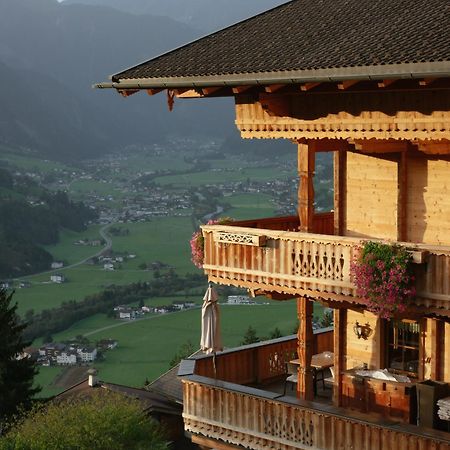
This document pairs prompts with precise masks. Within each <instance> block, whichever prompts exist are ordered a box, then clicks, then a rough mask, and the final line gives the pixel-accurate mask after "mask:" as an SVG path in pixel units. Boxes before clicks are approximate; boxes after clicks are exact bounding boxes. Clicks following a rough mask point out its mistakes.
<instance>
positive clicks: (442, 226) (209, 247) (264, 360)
mask: <svg viewBox="0 0 450 450" xmlns="http://www.w3.org/2000/svg"><path fill="white" fill-rule="evenodd" d="M420 1H422V0H420ZM340 3H341V2H339V1H335V0H333V1H331V0H326V1H324V2H321V3H320V5H318V6H317V7H319V6H320V7H323V5H325V4H326V5H328V8H329V9H330V11H332V9H333V8H334V7H338V6H339V5H340ZM441 3H442V4H441ZM444 3H445V2H441V0H432V1H431V2H429V3H427V4H425V3H424V5H423V9H424V10H426V12H423V13H422V12H421V10H420V6H419V5H418V4H417V5H416V4H414V7H413V6H411V8H412V9H411V10H410V11H408V14H410V15H411V14H413V13H414V14H417V17H415V18H414V20H415V22H414V23H415V26H417V32H416V31H415V29H413V31H412V33H413V34H412V35H414V33H416V37H417V41H413V42H410V41H408V42H406V41H405V46H408V45H410V46H411V54H412V55H414V54H415V53H414V52H415V51H417V52H423V51H425V52H426V49H427V48H428V47H429V48H431V49H432V50H430V54H429V56H424V57H423V58H422V59H420V61H418V60H416V59H415V58H414V57H410V59H408V58H409V56H408V57H405V58H406V59H405V58H404V59H401V60H400V59H399V60H398V61H397V60H395V58H393V59H392V58H391V57H390V56H386V55H385V56H383V55H381V56H379V55H377V54H376V52H375V53H374V57H373V59H371V60H370V61H369V59H370V58H368V61H367V63H366V65H364V64H361V63H360V62H358V63H357V61H356V59H355V60H352V58H356V56H354V54H355V52H354V49H355V48H356V47H358V46H360V40H358V39H359V38H357V37H356V38H355V39H354V40H353V41H352V42H353V46H354V47H355V48H353V47H352V48H351V51H349V52H347V53H345V52H346V51H347V50H345V51H344V50H342V51H343V56H342V60H345V58H347V60H346V62H345V63H342V66H339V65H337V63H335V62H333V63H332V62H331V59H333V57H334V56H333V55H335V47H334V46H333V45H334V44H333V43H330V47H329V51H330V53H329V55H330V65H329V66H327V68H317V69H316V68H315V66H314V65H309V66H308V65H307V63H308V61H307V58H306V59H305V60H304V61H303V60H302V61H303V62H302V63H299V65H298V66H295V65H293V66H292V70H286V69H283V70H281V69H280V71H279V72H276V71H274V70H275V69H274V68H273V67H272V65H273V59H275V60H277V61H278V60H279V61H280V65H283V64H284V63H283V57H282V56H283V54H284V52H285V54H286V60H289V61H291V60H292V52H291V53H290V50H289V49H290V47H289V45H290V44H289V36H287V37H286V42H287V44H286V48H284V47H280V48H277V49H276V52H275V53H273V59H272V60H269V59H268V58H266V60H267V67H268V68H267V71H264V69H261V67H262V65H263V64H264V61H263V62H262V63H261V61H260V60H258V58H260V56H261V54H262V55H264V53H263V52H261V53H259V54H255V55H254V54H253V53H252V51H251V49H252V48H253V47H251V46H249V47H248V48H246V44H245V39H243V40H241V41H239V42H237V43H235V47H233V48H234V51H235V53H234V54H233V55H237V56H236V58H235V59H236V61H235V60H234V59H233V58H234V56H233V57H232V56H230V58H231V59H232V60H233V61H232V62H233V64H230V68H229V70H228V72H227V71H226V70H222V69H221V71H218V70H217V71H216V72H214V71H213V69H214V67H213V66H214V65H215V62H214V61H212V58H209V59H208V58H206V57H205V56H204V55H202V54H201V53H198V61H199V62H198V64H197V66H198V67H197V66H196V65H195V63H193V61H196V59H195V58H196V57H195V55H197V53H195V52H196V51H197V49H198V48H200V49H203V50H204V51H205V52H206V53H207V52H208V51H210V52H213V51H214V49H215V48H218V49H219V50H221V49H222V47H223V48H225V47H226V48H227V49H228V47H227V46H229V42H228V40H227V39H230V33H231V31H233V30H234V31H235V34H236V35H239V33H243V36H246V34H245V33H249V31H253V29H257V34H258V33H259V34H258V36H262V37H261V39H265V37H264V36H265V34H264V33H265V31H264V27H265V26H269V25H270V24H271V23H272V22H273V21H276V20H279V21H280V23H283V20H284V18H286V17H287V18H289V17H290V16H289V14H291V15H292V14H293V13H297V14H299V15H302V14H306V13H305V12H304V11H305V10H307V9H308V8H312V2H311V5H309V3H308V5H309V6H308V5H307V2H304V1H303V0H294V1H292V2H289V3H288V4H287V5H285V6H282V7H279V8H278V9H275V10H273V12H269V13H268V15H267V18H268V19H270V20H267V21H266V22H264V20H265V16H264V15H260V16H257V17H255V18H254V19H250V20H249V21H245V22H243V23H242V24H243V25H240V24H238V25H236V26H234V28H233V27H231V29H227V30H224V31H223V32H219V33H216V34H214V35H211V36H210V37H206V38H204V41H203V40H199V41H196V42H194V43H193V44H189V45H187V46H186V47H181V48H180V49H178V50H175V51H174V52H171V53H168V54H167V55H163V56H162V57H159V58H155V59H154V60H151V61H149V62H148V63H144V64H143V65H140V66H136V67H135V68H132V69H129V70H128V71H125V72H122V73H121V74H117V75H115V76H114V77H113V81H112V83H106V84H105V83H104V84H101V85H99V86H98V87H103V88H104V87H111V88H115V89H116V90H117V91H118V92H119V93H121V94H122V95H124V96H128V95H131V94H134V93H136V92H138V91H140V90H146V91H147V93H148V94H150V95H154V94H157V93H159V92H161V91H167V95H168V99H169V106H170V107H172V106H173V102H174V100H176V101H178V99H184V98H203V97H224V96H228V97H233V98H234V101H235V108H236V125H237V127H238V129H239V131H240V133H241V135H242V137H243V138H245V139H288V140H290V141H291V142H292V145H293V148H295V149H296V151H297V154H298V177H299V188H298V213H297V215H296V216H294V217H282V218H267V219H259V220H252V218H248V219H249V220H247V221H242V222H233V223H230V224H227V225H204V226H203V227H202V232H203V236H204V238H205V260H204V266H203V268H204V271H205V273H206V274H207V276H208V279H209V281H211V282H214V283H217V284H223V285H230V286H238V287H242V288H245V289H248V291H249V292H250V293H251V295H253V296H258V295H265V296H267V297H269V298H272V299H273V300H274V301H284V300H288V299H292V298H296V299H297V300H296V302H297V305H296V310H297V315H298V318H299V323H300V326H299V330H298V335H297V339H296V340H293V339H290V340H288V341H282V342H281V341H280V342H275V343H270V344H267V346H262V347H260V348H259V347H258V349H257V350H255V349H254V348H253V349H248V348H243V349H241V350H239V349H237V350H235V351H233V352H228V353H227V352H224V353H223V354H219V355H218V356H217V358H218V372H217V373H215V374H214V373H213V372H212V362H211V359H210V358H208V357H204V358H203V359H202V358H200V359H199V358H197V359H195V360H193V361H190V362H189V363H187V366H184V368H182V370H181V372H180V376H182V377H183V381H184V418H185V428H186V431H187V432H189V433H190V434H191V435H192V439H193V441H194V442H197V443H198V444H199V445H202V446H203V448H216V449H228V448H230V449H232V448H248V449H255V450H256V449H266V448H273V449H283V450H288V449H289V450H290V449H305V448H314V449H317V450H319V449H320V450H331V449H347V448H354V449H367V450H369V449H370V450H381V449H383V450H386V449H394V448H398V449H405V450H406V449H408V450H419V449H420V450H428V449H438V450H444V449H446V450H449V449H450V434H449V433H448V432H446V431H444V429H443V428H445V424H443V423H440V424H439V427H440V428H441V430H436V429H433V426H434V427H435V428H437V426H436V424H435V423H434V422H429V421H426V420H425V419H424V417H423V416H424V415H428V416H429V417H433V416H434V415H435V414H434V413H435V411H434V408H435V400H433V404H430V405H429V410H428V411H427V414H424V412H423V411H422V412H421V415H422V417H421V420H419V418H418V406H417V404H418V401H417V391H416V386H417V384H418V383H421V382H422V381H424V380H432V381H433V382H439V383H441V384H440V386H441V387H442V385H444V383H450V195H449V194H450V55H447V54H446V53H445V51H446V50H445V48H444V47H445V42H446V41H445V39H446V37H445V36H447V35H446V34H445V32H443V33H444V38H443V37H442V36H443V35H442V33H440V31H439V30H444V29H448V27H447V28H446V25H445V23H444V22H445V20H443V23H442V24H441V25H439V26H438V25H436V24H435V22H430V20H431V19H430V18H431V17H435V20H438V21H439V20H441V16H442V11H443V9H442V8H444V9H445V8H446V7H448V5H445V4H444ZM386 4H387V3H385V2H383V1H382V0H376V1H375V2H368V1H365V0H364V1H362V2H357V3H355V5H356V6H355V8H359V9H358V12H357V14H362V15H364V14H365V12H364V5H365V6H366V7H367V8H368V9H370V8H371V9H372V10H371V12H370V14H369V13H367V17H366V19H367V20H369V21H371V20H375V19H374V17H375V14H376V11H375V10H374V8H375V9H376V8H377V7H378V6H380V7H384V6H385V5H386ZM336 5H337V6H336ZM377 5H378V6H377ZM396 5H397V4H396ZM397 6H398V5H397ZM416 7H417V8H418V9H415V8H416ZM413 10H414V11H415V12H414V11H413ZM308 11H309V10H308ZM338 12H339V13H341V12H342V11H341V10H339V11H338ZM309 13H310V14H312V13H313V11H309ZM401 13H403V11H400V12H399V14H401ZM432 13H433V14H435V15H434V16H433V14H432ZM351 14H352V12H351V11H350V12H348V16H349V17H350V16H351ZM390 14H391V15H392V11H391V12H390ZM405 14H406V12H405ZM302 18H304V17H303V16H302ZM408 18H409V19H410V17H409V16H408ZM349 20H350V19H349ZM383 20H386V21H388V22H389V20H391V21H392V20H393V17H390V16H389V15H386V16H384V15H383V14H381V16H380V17H379V18H378V22H376V21H375V22H373V26H374V27H375V28H377V27H380V26H381V25H380V23H381V21H383ZM411 20H412V19H411ZM427 20H428V22H427ZM323 21H328V22H327V23H328V25H329V26H330V27H335V26H336V22H335V20H334V19H333V14H332V12H330V14H327V16H326V17H325V16H323ZM394 22H395V26H398V27H400V28H401V30H399V31H398V32H399V33H401V32H410V31H411V24H410V23H409V24H408V26H406V22H405V25H402V22H401V21H400V22H398V21H395V20H394V21H393V22H392V23H394ZM305 23H307V21H306V22H303V25H304V26H307V25H305ZM342 23H343V24H345V21H343V22H342ZM360 23H362V22H361V21H360V20H359V19H358V20H357V21H356V22H354V26H355V27H359V26H360ZM294 26H296V25H295V23H291V27H294ZM361 26H362V25H361ZM252 27H253V28H252ZM392 27H394V25H392ZM402 27H403V28H402ZM439 27H440V28H439ZM324 28H326V27H325V25H324ZM431 28H433V29H434V28H436V30H435V31H433V32H432V31H430V30H431ZM287 29H288V30H291V28H289V27H288V28H287ZM230 30H231V31H230ZM280 30H281V28H280ZM297 31H298V33H299V34H301V33H302V30H300V29H299V30H297ZM314 31H315V30H313V29H312V28H311V29H308V32H311V33H313V32H314ZM360 31H361V33H363V32H364V30H363V29H361V30H360ZM280 32H281V31H280ZM282 32H283V33H285V34H286V33H288V32H287V31H286V29H283V31H282ZM221 33H222V34H223V36H224V37H223V40H222V41H221V36H222V34H221ZM421 33H422V34H421ZM340 35H342V36H345V30H344V29H342V33H341V34H340ZM340 35H339V36H340ZM354 35H355V36H356V35H357V34H354ZM308 36H309V35H306V38H305V36H302V39H306V42H307V44H304V41H301V40H299V43H300V44H301V45H303V44H304V45H309V46H310V47H311V48H309V47H308V49H309V50H310V51H311V52H312V53H311V54H313V48H312V47H314V43H312V41H311V40H310V39H309V37H308ZM420 36H423V38H424V39H429V41H427V45H428V47H427V46H425V50H423V46H422V44H423V42H421V39H422V38H420ZM430 36H435V38H432V37H430ZM361 39H362V38H361ZM433 39H434V40H433ZM300 41H301V42H300ZM443 42H444V44H443ZM288 44H289V45H288ZM265 45H266V48H267V49H269V50H270V51H274V50H273V47H272V46H271V39H270V36H268V37H267V42H265ZM374 45H375V46H376V43H375V44H374ZM384 45H388V42H387V41H386V42H384ZM393 45H394V47H393V48H392V51H393V53H395V51H396V47H395V45H397V44H396V43H394V44H393ZM443 45H444V47H442V46H443ZM220 46H222V47H220ZM344 47H345V48H347V47H346V46H344V45H343V47H342V48H344ZM360 47H361V46H360ZM362 47H364V46H362ZM362 47H361V48H359V47H358V51H360V54H366V53H364V52H365V51H367V52H368V53H367V54H371V53H370V52H371V51H373V47H370V48H369V47H367V48H366V49H365V48H362ZM416 47H417V48H416ZM419 47H420V49H419ZM293 48H294V51H295V46H294V47H293ZM302 48H303V47H302ZM377 48H378V49H380V47H379V46H378V47H377ZM320 49H321V50H323V48H322V47H320ZM269 50H267V51H268V52H269ZM291 50H292V49H291ZM397 50H398V48H397ZM435 50H436V51H435ZM227 51H228V50H227ZM380 51H381V50H380ZM439 51H441V53H442V55H441V56H440V57H437V56H435V54H438V53H439ZM190 52H191V53H190ZM433 52H434V53H433ZM325 53H326V52H325ZM393 53H392V54H393ZM308 54H309V53H308ZM380 54H381V53H380ZM192 55H194V56H192ZM280 55H281V57H280ZM317 57H318V58H319V59H320V58H322V57H323V58H327V56H326V54H325V56H324V55H323V54H321V55H318V56H317ZM383 57H386V58H388V59H389V60H388V59H386V60H383ZM177 58H179V60H178V59H177ZM202 58H203V59H202ZM240 58H241V59H242V60H243V61H244V62H246V61H251V60H252V58H255V59H256V60H257V62H258V63H261V64H260V65H259V66H258V70H257V71H256V69H255V73H252V72H251V71H249V70H248V68H247V67H248V66H245V67H246V69H245V70H244V69H242V72H240V71H239V64H240ZM289 58H291V59H289ZM427 58H428V59H427ZM299 59H301V56H299ZM174 61H177V63H178V62H179V65H178V66H177V67H176V68H173V69H171V67H172V66H171V64H174ZM305 61H306V62H305ZM183 64H186V66H189V67H188V69H189V70H188V69H186V71H185V72H186V74H185V75H183V73H182V65H183ZM301 64H305V66H302V65H301ZM190 65H193V67H190ZM255 65H256V63H255ZM210 66H211V67H210ZM180 67H181V68H180ZM294 69H295V70H294ZM171 70H172V72H173V73H172V72H171ZM195 70H198V73H197V72H195ZM180 72H181V73H180ZM175 107H176V105H175ZM294 146H295V147H294ZM319 152H332V153H333V158H334V159H333V160H334V208H333V211H330V212H328V213H318V212H317V211H315V199H314V183H313V180H314V173H315V161H316V155H317V153H319ZM365 240H382V241H389V242H392V243H398V244H399V245H401V246H403V247H405V248H406V249H408V251H410V252H411V254H412V255H413V258H414V263H415V264H414V272H415V284H416V289H417V297H416V298H415V300H414V301H413V302H411V304H410V305H409V307H408V309H407V311H406V312H405V313H404V314H403V315H402V316H399V317H396V318H395V320H391V321H387V320H385V319H381V318H379V317H377V316H375V315H374V314H372V313H370V312H368V311H367V309H366V304H365V301H364V300H363V299H361V298H358V296H357V295H356V289H355V285H354V283H353V282H352V279H351V276H350V264H351V262H352V260H353V258H354V256H355V252H356V250H357V248H358V246H360V245H361V242H363V241H365ZM314 302H319V303H321V304H322V305H325V306H327V307H330V308H333V311H334V331H333V333H332V335H330V334H329V333H328V336H329V339H328V340H327V341H326V342H327V343H326V345H325V346H324V344H323V339H324V338H323V337H318V336H317V335H315V334H314V333H313V328H312V311H313V303H314ZM358 324H359V325H362V326H363V327H364V328H365V330H366V333H365V335H364V336H363V337H361V336H358V335H357V332H356V331H355V326H357V325H358ZM330 336H331V337H330ZM321 346H322V347H323V348H322V347H321ZM318 347H321V348H322V349H326V350H328V351H331V352H333V354H334V360H333V366H334V378H333V380H332V390H333V394H332V402H331V403H329V404H328V405H325V406H324V405H323V404H321V403H320V402H316V401H317V398H316V397H315V394H314V370H313V368H312V366H311V361H312V356H313V355H314V354H315V353H317V351H318ZM294 353H295V354H296V356H297V358H298V360H299V362H300V364H299V370H298V384H297V396H296V397H297V398H296V399H295V398H292V397H289V396H285V395H279V394H275V393H273V392H271V391H270V390H268V389H265V388H264V386H265V384H267V383H266V382H268V379H272V378H274V379H282V378H283V377H284V376H285V374H284V367H285V366H284V363H285V362H286V361H287V359H288V358H289V357H292V356H293V354H294ZM224 368H226V370H225V369H224ZM356 368H366V369H368V370H370V369H384V368H387V369H389V370H391V371H393V372H397V373H401V374H405V375H408V376H409V377H410V379H411V380H412V382H410V383H395V382H391V381H380V380H377V379H374V378H371V377H369V376H359V375H355V369H356ZM224 370H225V372H224ZM431 384H432V383H431ZM442 389H444V388H442ZM448 395H450V393H449V394H448ZM417 424H419V426H418V425H417ZM448 430H449V428H447V431H448Z"/></svg>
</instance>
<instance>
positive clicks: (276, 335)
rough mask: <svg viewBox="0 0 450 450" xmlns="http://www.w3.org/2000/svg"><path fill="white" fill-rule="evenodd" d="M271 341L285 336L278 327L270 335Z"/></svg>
mask: <svg viewBox="0 0 450 450" xmlns="http://www.w3.org/2000/svg"><path fill="white" fill-rule="evenodd" d="M269 336H270V339H277V338H280V337H282V336H283V334H282V333H281V330H280V329H279V328H278V327H275V330H273V331H272V332H271V333H270V335H269Z"/></svg>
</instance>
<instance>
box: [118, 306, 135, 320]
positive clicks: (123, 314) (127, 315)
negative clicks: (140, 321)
mask: <svg viewBox="0 0 450 450" xmlns="http://www.w3.org/2000/svg"><path fill="white" fill-rule="evenodd" d="M119 319H128V320H132V319H136V311H135V310H134V309H123V310H122V311H119Z"/></svg>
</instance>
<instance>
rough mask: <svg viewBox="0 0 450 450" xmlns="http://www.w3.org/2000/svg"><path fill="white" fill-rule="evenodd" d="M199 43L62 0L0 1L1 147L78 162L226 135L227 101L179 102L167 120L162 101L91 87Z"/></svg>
mask: <svg viewBox="0 0 450 450" xmlns="http://www.w3.org/2000/svg"><path fill="white" fill-rule="evenodd" d="M194 36H195V32H194V31H192V30H191V29H190V28H189V27H187V26H186V25H183V24H180V23H177V22H175V21H173V20H171V19H168V18H161V17H153V16H148V15H147V16H136V15H133V14H127V13H123V12H120V11H118V10H115V9H113V8H108V7H102V6H86V5H65V4H60V3H58V2H57V1H56V0H0V63H3V64H2V65H1V66H0V81H2V82H3V83H4V84H3V86H7V87H8V88H7V89H6V90H3V91H2V93H1V94H0V96H1V97H0V98H1V100H2V104H3V103H4V104H5V107H4V108H3V111H0V130H1V132H2V137H1V138H0V139H2V140H3V141H4V142H7V143H8V145H9V146H11V147H23V146H25V147H31V148H32V149H35V150H37V151H39V152H40V153H42V154H43V155H45V156H46V157H54V158H58V159H61V160H71V159H74V158H80V157H86V156H90V157H95V156H97V155H99V154H101V153H103V152H105V151H107V150H109V149H115V148H121V147H123V146H125V145H128V144H140V143H148V142H155V141H161V140H164V139H165V138H166V137H167V135H169V134H174V133H180V134H185V133H187V134H191V135H194V134H198V133H201V134H206V135H212V136H217V133H218V135H219V136H223V135H226V134H227V131H226V127H225V129H224V127H223V124H224V123H228V124H229V128H228V130H229V129H230V127H232V126H233V120H232V111H230V109H229V108H227V111H226V112H225V108H223V107H221V106H217V105H218V103H219V104H220V103H221V102H220V101H219V102H217V101H209V103H208V102H203V101H202V102H200V105H199V104H198V103H196V104H194V103H193V102H177V104H176V106H175V111H174V112H173V113H171V114H169V113H168V111H167V107H166V105H165V103H166V99H165V98H164V96H162V95H159V96H157V97H156V98H152V99H150V98H149V97H148V96H146V95H144V94H139V95H136V96H133V97H132V98H130V99H123V98H122V97H120V96H119V95H117V94H116V93H115V91H95V90H92V88H91V85H92V84H93V83H94V82H98V81H103V80H105V79H107V76H108V75H109V74H111V73H114V72H116V71H119V70H120V69H122V68H124V67H126V66H129V65H133V64H136V63H137V62H139V61H141V60H144V59H148V58H151V57H152V56H154V55H156V54H158V53H161V52H164V51H167V50H169V49H171V48H173V47H176V46H178V45H181V44H182V43H185V42H186V41H190V40H192V39H193V38H194ZM5 83H6V84H5ZM225 102H226V100H225ZM222 103H223V102H222ZM194 111H195V112H194Z"/></svg>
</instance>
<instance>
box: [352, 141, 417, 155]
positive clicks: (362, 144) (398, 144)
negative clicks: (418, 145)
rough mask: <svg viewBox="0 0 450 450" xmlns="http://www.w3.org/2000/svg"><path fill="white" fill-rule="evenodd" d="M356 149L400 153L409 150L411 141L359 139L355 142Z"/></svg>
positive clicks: (367, 151) (370, 151) (364, 151)
mask: <svg viewBox="0 0 450 450" xmlns="http://www.w3.org/2000/svg"><path fill="white" fill-rule="evenodd" d="M353 144H354V145H355V149H356V150H359V151H360V152H362V153H398V152H403V151H406V150H408V148H409V147H410V142H409V141H399V140H395V139H386V140H382V139H359V140H355V141H354V142H353Z"/></svg>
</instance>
